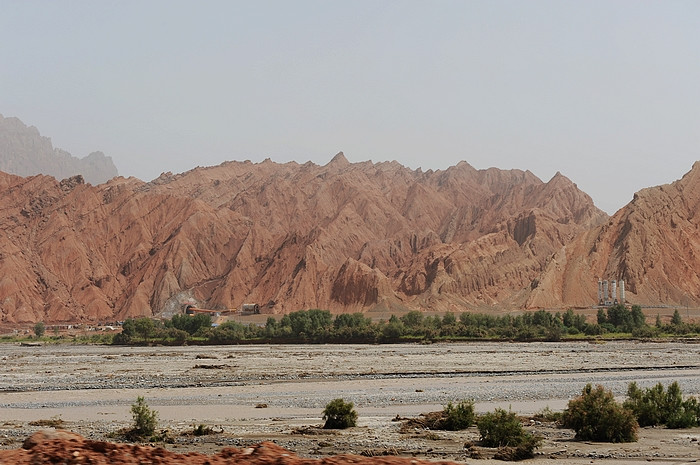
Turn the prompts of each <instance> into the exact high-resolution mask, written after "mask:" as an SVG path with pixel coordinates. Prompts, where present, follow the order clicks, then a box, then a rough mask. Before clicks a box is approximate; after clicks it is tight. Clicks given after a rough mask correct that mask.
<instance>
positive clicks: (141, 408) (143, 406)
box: [129, 396, 158, 438]
mask: <svg viewBox="0 0 700 465" xmlns="http://www.w3.org/2000/svg"><path fill="white" fill-rule="evenodd" d="M131 416H132V418H133V419H134V424H133V426H132V428H131V430H130V431H129V433H130V435H131V436H135V437H138V438H150V437H151V436H153V434H154V433H155V431H156V428H157V426H158V412H156V411H155V410H151V409H150V408H149V407H148V404H147V403H146V400H145V399H144V398H143V397H141V396H139V397H138V398H137V399H136V403H134V404H133V405H132V406H131Z"/></svg>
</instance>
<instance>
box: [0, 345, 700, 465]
mask: <svg viewBox="0 0 700 465" xmlns="http://www.w3.org/2000/svg"><path fill="white" fill-rule="evenodd" d="M0 351H1V352H0V360H1V362H2V365H1V366H0V447H2V448H17V447H19V446H20V445H21V442H22V441H23V440H24V439H25V438H26V437H27V436H28V435H29V434H31V432H33V431H36V430H38V429H42V428H43V427H45V426H41V425H42V424H43V425H45V424H47V423H49V424H50V423H51V421H48V422H47V420H52V421H53V422H54V423H58V424H61V427H62V428H64V429H68V430H71V431H75V432H77V433H79V434H81V435H83V436H85V437H87V438H91V439H105V438H107V437H108V435H109V434H110V433H113V432H115V431H117V430H119V429H120V428H124V427H126V426H128V425H129V424H130V422H131V415H130V412H129V407H130V405H131V404H132V403H133V402H134V401H135V400H136V397H137V396H144V397H145V398H146V400H147V402H148V404H149V406H150V407H151V408H153V409H155V410H157V411H158V412H159V420H160V425H161V428H163V429H168V430H169V431H170V433H169V434H170V436H171V437H172V438H173V439H174V444H170V445H167V447H168V448H170V449H172V450H175V451H179V452H186V451H189V450H197V451H202V452H213V451H217V450H219V449H221V448H222V447H226V446H236V447H243V446H247V445H250V444H253V443H258V442H260V441H263V440H273V441H275V442H277V443H278V444H280V445H281V446H283V447H285V448H287V449H289V450H292V451H295V452H297V453H298V454H300V455H302V456H324V455H327V454H331V453H356V454H360V453H363V454H366V455H372V454H381V453H390V454H393V453H398V454H401V455H408V456H417V457H421V458H431V459H449V460H457V461H463V462H469V463H473V462H475V461H476V460H475V459H472V458H470V451H468V450H467V449H465V447H464V445H465V443H469V442H475V441H477V440H478V431H477V430H476V428H472V429H469V430H467V431H463V432H455V433H453V432H441V431H438V432H428V431H425V430H421V429H413V430H408V431H407V430H403V431H402V429H401V426H402V423H401V422H398V421H393V420H395V418H396V417H397V416H399V417H403V418H406V417H417V416H419V415H420V414H421V413H425V412H431V411H437V410H441V409H442V407H443V406H444V405H445V404H447V402H450V401H453V402H454V401H459V400H462V399H474V400H475V402H476V408H477V411H479V412H486V411H489V410H492V409H493V408H495V407H502V408H506V409H508V408H511V409H512V410H513V411H515V412H517V413H519V414H521V415H523V416H528V415H532V414H534V413H536V412H538V411H540V410H541V409H543V408H544V407H549V408H551V409H552V410H562V409H564V408H565V406H566V403H567V401H568V399H570V398H571V397H573V396H575V395H577V394H579V393H580V392H581V389H582V388H583V386H584V385H585V384H586V383H588V382H591V383H594V384H602V385H603V386H605V387H606V388H609V389H611V390H612V391H613V392H614V393H615V394H616V395H617V396H620V398H623V397H624V394H625V391H626V389H627V385H628V384H629V383H630V382H631V381H636V382H637V383H638V384H639V385H640V386H641V387H646V386H651V385H653V384H655V383H657V382H659V381H661V382H662V383H664V384H665V385H668V384H670V383H671V382H672V381H678V382H679V383H680V385H681V388H682V389H683V392H684V393H685V394H687V395H698V394H700V345H698V344H691V343H676V342H668V343H640V342H607V343H604V344H592V343H587V342H575V343H570V342H567V343H469V344H432V345H418V344H412V345H303V346H296V345H294V346H289V345H287V346H275V345H271V346H215V347H177V348H172V347H144V348H123V347H104V346H67V345H59V346H50V345H45V346H40V347H25V346H19V345H12V344H4V345H0ZM337 397H342V398H344V399H345V400H349V401H352V402H354V403H355V406H356V408H357V410H358V413H359V422H358V426H357V427H356V428H352V429H349V430H345V431H336V432H333V431H323V430H319V429H317V428H313V426H319V425H321V411H322V410H323V407H324V405H325V404H326V403H327V402H328V401H330V400H332V399H334V398H337ZM527 423H528V428H531V429H532V430H533V431H534V432H535V433H536V434H539V435H541V436H542V437H543V438H544V442H543V446H542V447H541V448H540V449H539V451H538V456H537V458H536V459H535V461H536V462H542V463H545V462H546V463H591V462H594V463H604V462H608V461H611V462H614V463H647V462H655V463H676V464H677V463H684V462H690V461H691V460H694V459H695V458H700V445H699V444H698V438H700V429H693V430H676V431H673V430H666V429H661V428H646V429H642V430H641V431H640V441H639V442H636V443H632V444H622V445H619V444H617V445H610V444H599V443H583V442H578V441H574V440H573V433H572V432H571V431H570V430H566V429H558V428H556V427H555V426H554V425H551V424H546V423H544V424H543V423H538V422H530V421H528V422H527ZM199 424H204V425H207V426H210V427H211V428H213V430H214V431H215V432H216V433H215V434H211V435H206V436H200V437H193V436H191V435H188V434H187V433H189V432H191V431H192V430H193V427H195V426H197V425H199ZM309 427H311V428H309ZM486 452H487V451H486ZM485 456H488V453H485ZM478 462H479V463H487V462H488V461H485V460H480V461H478Z"/></svg>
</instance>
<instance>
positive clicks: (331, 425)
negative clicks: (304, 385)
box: [323, 399, 357, 429]
mask: <svg viewBox="0 0 700 465" xmlns="http://www.w3.org/2000/svg"><path fill="white" fill-rule="evenodd" d="M323 419H324V420H325V421H326V423H325V424H324V425H323V428H324V429H345V428H350V427H351V426H355V425H357V412H356V411H355V405H354V404H353V403H352V402H345V401H344V400H343V399H334V400H332V401H330V402H329V403H328V404H326V408H324V409H323Z"/></svg>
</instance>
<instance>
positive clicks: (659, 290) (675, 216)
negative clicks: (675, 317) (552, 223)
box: [528, 162, 700, 307]
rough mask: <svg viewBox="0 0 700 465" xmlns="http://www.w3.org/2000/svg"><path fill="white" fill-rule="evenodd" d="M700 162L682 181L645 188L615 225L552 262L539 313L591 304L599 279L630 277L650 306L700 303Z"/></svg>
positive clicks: (535, 302)
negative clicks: (560, 306)
mask: <svg viewBox="0 0 700 465" xmlns="http://www.w3.org/2000/svg"><path fill="white" fill-rule="evenodd" d="M699 213H700V162H696V163H695V164H694V165H693V168H692V169H691V171H690V172H688V173H687V174H686V175H685V176H683V178H682V179H680V180H678V181H676V182H674V183H672V184H667V185H662V186H658V187H652V188H647V189H643V190H641V191H640V192H638V193H637V194H635V196H634V199H633V200H632V201H631V202H630V203H629V204H628V205H626V206H625V207H624V208H622V209H621V210H620V211H618V212H617V213H616V214H615V216H613V217H612V218H610V219H609V221H608V222H606V223H604V224H602V225H600V226H599V227H597V228H594V229H592V230H591V231H589V232H587V233H586V234H584V235H582V236H581V237H579V238H578V239H577V240H576V241H574V242H573V243H571V244H570V245H568V246H567V247H566V248H565V249H564V250H563V251H562V252H561V253H559V254H557V256H556V257H555V259H554V260H552V262H550V264H549V266H548V269H547V271H546V272H545V273H544V274H543V277H542V279H541V283H542V285H541V286H540V288H539V289H538V290H536V291H535V292H533V294H532V295H531V296H530V298H529V299H528V305H529V306H533V307H548V306H553V305H557V306H558V305H560V304H561V303H562V302H563V303H564V304H566V305H591V303H593V302H595V301H596V300H597V281H598V278H601V279H617V280H619V279H623V280H624V281H625V286H626V298H627V300H628V301H630V302H633V303H639V304H642V305H689V304H694V305H697V304H698V303H700V274H699V273H700V233H699V230H700V215H699Z"/></svg>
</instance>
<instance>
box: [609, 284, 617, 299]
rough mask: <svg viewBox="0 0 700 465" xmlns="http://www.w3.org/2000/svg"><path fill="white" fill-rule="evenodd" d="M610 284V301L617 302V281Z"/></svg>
mask: <svg viewBox="0 0 700 465" xmlns="http://www.w3.org/2000/svg"><path fill="white" fill-rule="evenodd" d="M610 284H611V286H612V290H611V291H610V300H612V301H613V302H615V301H616V300H617V281H615V280H614V279H613V280H612V282H611V283H610Z"/></svg>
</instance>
